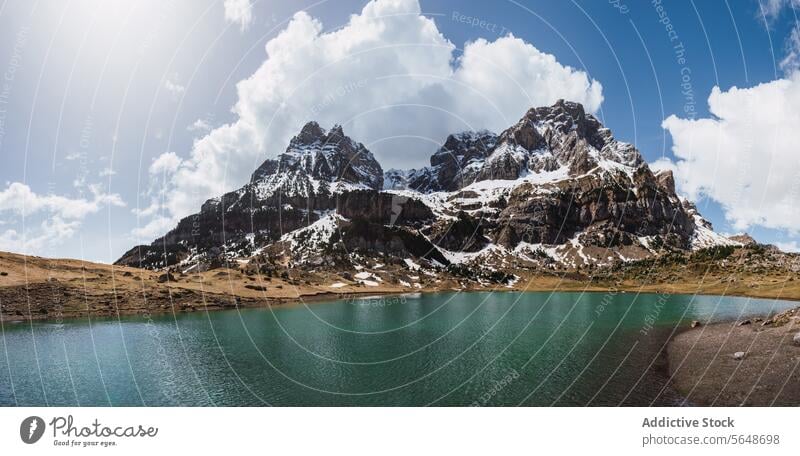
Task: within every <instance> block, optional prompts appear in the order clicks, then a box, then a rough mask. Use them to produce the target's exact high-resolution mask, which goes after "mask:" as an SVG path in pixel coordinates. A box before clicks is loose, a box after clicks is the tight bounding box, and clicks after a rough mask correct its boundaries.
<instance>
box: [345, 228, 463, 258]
mask: <svg viewBox="0 0 800 456" xmlns="http://www.w3.org/2000/svg"><path fill="white" fill-rule="evenodd" d="M341 232H342V234H341V239H340V240H337V241H340V242H341V245H342V246H343V247H344V249H346V250H347V251H349V252H356V251H366V252H372V253H379V254H388V255H395V256H399V257H402V258H407V257H408V256H414V257H418V258H426V259H429V260H434V261H436V262H438V263H440V264H442V265H445V266H446V265H449V264H450V261H448V260H447V258H446V257H445V256H444V255H443V254H442V252H440V251H439V250H438V249H437V248H436V246H435V245H433V244H432V243H431V242H430V241H428V240H427V239H426V238H425V237H424V236H422V235H421V234H419V232H417V231H415V230H412V229H409V228H406V227H400V226H387V225H382V224H378V223H371V222H369V221H366V220H363V219H356V220H354V221H353V222H352V223H350V224H349V225H348V226H346V227H343V228H342V230H341Z"/></svg>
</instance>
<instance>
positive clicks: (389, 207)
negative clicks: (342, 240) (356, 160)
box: [336, 190, 434, 226]
mask: <svg viewBox="0 0 800 456" xmlns="http://www.w3.org/2000/svg"><path fill="white" fill-rule="evenodd" d="M336 212H337V213H338V214H339V215H341V216H342V217H344V218H347V219H354V220H355V219H361V220H365V221H368V222H371V223H379V224H382V225H416V226H421V224H422V223H424V222H430V221H432V220H433V218H434V216H433V212H432V211H431V210H430V208H429V207H428V206H426V205H425V204H424V203H422V202H421V201H419V200H417V199H414V198H410V197H406V196H401V195H393V194H389V193H379V192H374V191H369V190H355V191H351V192H346V193H343V194H342V195H340V196H338V197H337V198H336Z"/></svg>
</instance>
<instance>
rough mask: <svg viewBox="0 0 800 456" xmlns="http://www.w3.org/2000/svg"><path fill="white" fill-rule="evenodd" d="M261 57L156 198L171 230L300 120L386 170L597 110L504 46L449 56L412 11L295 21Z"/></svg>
mask: <svg viewBox="0 0 800 456" xmlns="http://www.w3.org/2000/svg"><path fill="white" fill-rule="evenodd" d="M265 51H266V56H265V60H264V62H263V63H262V64H261V66H260V67H259V68H258V69H257V70H256V71H255V72H254V73H253V74H252V75H251V76H250V77H248V78H247V79H245V80H243V81H240V82H239V83H238V84H237V86H236V87H237V94H238V101H237V102H236V104H235V106H234V107H233V112H234V114H235V115H236V116H237V118H236V120H235V121H234V122H232V123H229V124H226V125H223V126H221V127H218V128H216V129H214V130H211V131H210V132H208V134H206V135H205V136H203V137H201V138H199V139H197V140H196V141H195V143H194V146H193V148H192V150H191V152H190V154H189V156H188V157H185V158H183V160H182V161H181V162H180V166H179V167H176V169H175V171H174V173H172V174H171V175H170V177H169V182H167V187H168V188H166V189H164V192H163V194H164V195H165V198H166V199H165V201H164V207H165V208H166V209H167V211H168V214H169V215H170V216H171V217H172V218H173V221H174V220H177V218H179V217H181V216H185V215H188V214H190V213H192V212H195V211H197V210H198V209H199V207H200V205H201V204H202V202H203V201H204V200H205V199H207V198H210V197H214V196H218V195H220V194H222V193H224V192H225V191H230V190H232V189H234V188H237V187H239V186H241V185H243V184H244V183H246V182H247V179H248V177H249V176H250V174H251V173H252V172H253V170H254V169H255V168H256V167H257V166H258V165H259V164H260V163H261V162H262V161H263V160H265V159H266V158H270V157H275V156H276V155H278V154H280V153H282V152H283V151H284V150H285V148H286V146H287V144H288V142H289V139H290V138H291V137H292V136H293V135H295V134H296V133H297V132H298V131H299V130H300V128H301V127H302V126H303V125H304V124H305V123H306V122H308V121H310V120H316V121H318V122H319V123H320V124H321V125H323V126H325V127H330V126H331V125H333V124H337V123H338V124H342V125H343V127H344V130H345V133H346V134H348V135H349V136H351V137H353V138H354V139H356V140H358V141H361V142H363V143H364V144H366V145H367V147H368V148H369V149H370V150H371V151H372V152H374V153H375V155H376V156H377V158H378V160H379V161H380V162H381V164H382V165H383V166H384V167H386V168H390V167H410V166H420V165H423V164H426V163H427V160H428V158H429V156H430V153H431V152H432V151H433V150H434V149H435V148H436V147H437V146H438V145H440V144H441V142H442V141H443V140H444V139H445V137H446V136H447V134H449V133H453V132H457V131H463V130H467V129H481V128H487V129H490V130H494V131H499V130H501V129H503V128H506V127H508V126H510V125H511V124H513V123H514V122H516V121H517V120H518V119H519V118H520V117H521V116H522V115H523V114H524V113H525V111H526V110H527V109H528V108H530V107H532V106H541V105H549V104H552V103H554V102H555V101H556V100H558V99H559V98H565V99H570V100H573V101H577V102H581V103H583V104H584V105H585V106H586V108H587V110H588V111H590V112H595V111H596V110H597V109H599V107H600V104H601V103H602V100H603V95H602V86H601V85H600V83H598V82H597V81H594V80H592V79H591V78H589V77H588V75H587V74H586V73H585V72H583V71H580V70H577V69H573V68H570V67H568V66H565V65H562V64H561V63H559V62H558V61H557V60H556V58H555V57H553V56H552V55H549V54H546V53H544V52H542V51H540V50H538V49H536V48H535V47H534V46H533V45H532V44H530V43H526V42H524V41H523V40H521V39H519V38H515V37H513V36H511V35H508V36H505V37H501V38H498V39H497V40H495V41H486V40H483V39H481V40H477V41H474V42H470V43H467V44H465V45H464V49H463V53H461V55H460V57H456V46H455V45H454V44H453V43H451V42H450V41H449V40H448V39H447V38H445V37H444V36H443V35H442V34H441V33H440V31H439V29H438V28H437V26H436V24H435V22H434V21H433V20H432V19H430V18H428V17H425V16H423V15H422V14H421V13H420V6H419V3H418V1H417V0H376V1H371V2H369V3H367V4H366V5H365V6H364V8H363V10H362V11H361V12H360V14H355V15H352V16H351V17H350V19H349V22H348V23H347V24H346V25H345V26H344V27H341V28H339V29H336V30H334V31H330V32H324V31H323V25H322V24H321V23H320V22H319V21H318V20H316V19H314V18H312V17H311V16H310V15H308V14H307V13H305V12H298V13H296V14H295V15H294V16H293V18H292V19H291V21H290V22H289V23H288V25H287V27H286V28H285V29H284V30H283V31H282V32H281V33H279V34H278V36H276V37H275V38H273V39H272V40H270V41H269V42H267V43H266V46H265ZM200 126H201V125H198V127H200ZM409 138H411V139H409ZM174 158H177V157H170V158H169V160H170V163H174V162H175V160H174ZM160 160H161V159H159V160H158V161H160Z"/></svg>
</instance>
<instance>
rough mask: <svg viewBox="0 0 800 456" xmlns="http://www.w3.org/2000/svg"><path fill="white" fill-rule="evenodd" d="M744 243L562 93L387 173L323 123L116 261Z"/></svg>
mask: <svg viewBox="0 0 800 456" xmlns="http://www.w3.org/2000/svg"><path fill="white" fill-rule="evenodd" d="M741 244H742V243H741V242H739V241H735V240H731V239H728V238H725V237H724V236H721V235H719V234H717V233H715V232H714V231H713V228H712V227H711V225H710V223H708V222H707V221H706V220H704V219H703V218H702V216H701V215H700V214H699V213H698V211H697V209H696V207H695V206H694V205H693V204H691V203H690V202H688V201H686V200H684V199H682V198H681V197H679V196H678V195H677V194H676V192H675V185H674V179H673V177H672V174H671V173H670V172H669V171H661V172H657V173H654V172H653V171H652V170H651V169H650V168H649V166H648V165H647V163H646V162H645V161H644V160H643V159H642V156H641V154H640V153H639V151H638V150H637V149H636V148H635V147H634V146H632V145H631V144H627V143H624V142H620V141H617V140H616V139H615V138H614V136H613V135H612V133H611V131H610V130H609V129H608V128H605V127H604V126H603V125H602V124H601V123H600V121H599V120H598V119H597V118H596V117H594V116H593V115H591V114H589V113H586V112H585V111H584V109H583V107H582V106H581V105H580V104H578V103H572V102H567V101H563V100H559V101H558V102H556V103H555V104H554V105H553V106H549V107H539V108H533V109H530V110H529V111H528V112H527V113H525V115H524V116H523V117H522V118H521V119H520V120H519V121H518V122H517V123H516V124H514V125H512V126H511V127H509V128H508V129H506V130H505V131H503V132H501V133H500V134H499V135H496V134H494V133H491V132H488V131H480V132H463V133H458V134H453V135H450V136H448V137H447V139H446V140H445V142H444V144H443V145H442V147H441V148H440V149H439V150H437V151H436V152H435V153H434V154H433V155H432V156H431V158H430V166H428V167H425V168H421V169H414V170H395V169H393V170H388V171H387V172H386V173H384V172H383V170H382V169H381V166H380V165H379V164H378V162H377V161H376V160H375V158H374V156H373V155H372V153H370V152H369V151H368V150H367V149H366V148H365V147H364V146H363V145H362V144H360V143H358V142H356V141H354V140H353V139H351V138H349V137H347V136H346V135H345V134H344V132H343V131H342V128H341V127H340V126H334V127H333V128H331V130H329V131H325V130H324V129H323V128H321V127H320V126H319V125H318V124H317V123H315V122H310V123H308V124H306V125H305V126H304V127H303V128H302V130H301V131H300V133H299V134H298V135H297V136H295V137H294V138H293V139H292V140H291V142H290V143H289V146H288V147H287V149H286V150H285V152H284V153H282V154H280V155H278V156H277V158H276V159H269V160H266V161H265V162H264V163H263V164H262V165H261V166H259V167H258V169H256V171H255V172H254V173H253V175H252V178H251V180H250V182H249V183H248V184H246V185H245V186H243V187H242V188H240V189H238V190H236V191H233V192H230V193H227V194H225V195H223V196H221V197H219V198H214V199H211V200H209V201H207V202H206V203H204V204H203V205H202V207H201V208H200V211H199V212H198V213H197V214H194V215H191V216H189V217H186V218H185V219H183V220H181V221H180V222H179V223H178V226H177V227H176V228H174V229H173V230H171V231H170V232H168V233H167V234H165V235H164V236H163V237H161V238H159V239H157V240H156V241H154V242H153V243H152V244H150V245H146V246H145V245H143V246H137V247H134V248H133V249H131V250H130V251H128V252H127V253H126V254H125V255H123V256H122V257H121V258H120V259H119V260H118V262H117V263H118V264H123V265H128V266H137V267H145V268H151V269H157V268H164V267H172V266H175V267H177V268H180V269H181V270H184V271H185V270H190V269H193V268H201V269H207V268H214V267H219V266H222V265H231V264H241V265H243V266H242V267H245V268H252V269H257V270H259V271H262V272H263V271H269V272H270V273H272V272H277V271H280V270H286V269H291V268H315V269H320V268H322V269H324V268H328V269H331V270H340V271H346V270H353V271H356V270H358V269H359V267H362V268H363V264H367V263H369V262H372V263H374V264H384V263H385V264H386V265H387V267H392V265H394V267H397V268H401V269H403V270H405V271H414V270H422V271H428V272H430V273H431V274H434V276H435V275H436V274H445V273H447V274H461V275H468V276H470V277H472V278H475V277H478V279H479V280H501V281H508V280H513V277H514V276H515V272H516V271H521V270H527V271H537V270H538V271H552V270H571V271H578V270H582V269H593V268H603V267H610V266H613V265H615V264H618V263H621V262H622V263H625V262H631V261H636V260H640V259H644V258H650V257H655V256H659V255H663V254H667V253H670V252H681V251H685V252H689V251H692V250H697V249H702V248H708V247H713V246H720V245H723V246H739V245H741ZM412 265H413V266H412ZM356 274H361V273H356ZM413 276H414V277H416V276H417V275H413ZM434 276H431V277H434ZM357 280H360V281H361V282H370V281H371V280H370V279H368V278H362V279H357ZM434 280H435V279H434ZM404 282H405V281H404Z"/></svg>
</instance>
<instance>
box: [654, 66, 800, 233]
mask: <svg viewBox="0 0 800 456" xmlns="http://www.w3.org/2000/svg"><path fill="white" fill-rule="evenodd" d="M708 103H709V108H710V111H711V114H712V115H713V117H711V118H704V119H698V120H687V119H680V118H678V117H675V116H670V117H669V118H667V119H666V120H665V121H664V123H663V127H664V128H666V129H667V130H668V131H669V132H670V134H671V135H672V140H673V152H674V154H675V157H676V161H675V162H674V163H664V162H660V163H658V166H659V167H671V168H673V169H674V171H675V173H676V175H675V177H676V184H677V186H678V188H679V190H680V191H682V192H683V193H685V194H686V195H687V196H688V197H689V198H691V199H697V198H699V197H702V196H707V197H709V198H711V199H713V200H715V201H717V202H719V203H720V204H721V205H722V207H723V209H724V211H725V216H726V218H727V219H728V220H729V221H730V222H731V223H732V224H733V226H734V227H735V228H736V229H739V230H745V229H747V228H748V227H751V226H755V225H759V226H763V227H767V228H774V229H783V230H787V231H789V232H792V233H796V232H798V227H800V207H799V206H800V204H798V202H800V149H798V147H797V144H798V143H800V109H798V106H800V74H797V73H795V75H794V76H792V77H789V78H785V79H779V80H776V81H772V82H768V83H764V84H760V85H757V86H755V87H751V88H745V89H739V88H736V87H733V88H731V89H730V90H728V91H722V90H720V89H719V88H718V87H715V88H714V89H713V90H712V92H711V95H710V97H709V99H708Z"/></svg>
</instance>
